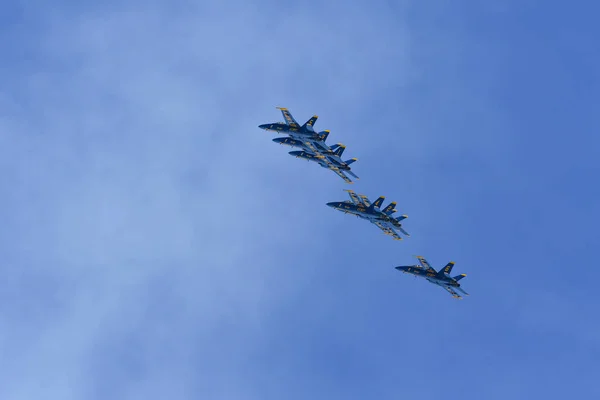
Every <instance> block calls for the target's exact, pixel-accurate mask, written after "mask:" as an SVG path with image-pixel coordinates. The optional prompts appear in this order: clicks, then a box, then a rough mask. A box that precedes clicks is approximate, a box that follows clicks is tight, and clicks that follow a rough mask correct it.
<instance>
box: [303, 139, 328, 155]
mask: <svg viewBox="0 0 600 400" xmlns="http://www.w3.org/2000/svg"><path fill="white" fill-rule="evenodd" d="M302 143H303V147H304V149H306V150H308V151H310V152H311V153H314V155H315V157H316V158H320V159H324V158H325V156H324V155H323V154H322V153H321V152H320V151H319V149H318V148H317V146H316V145H317V144H318V143H316V142H313V141H311V140H305V141H303V142H302Z"/></svg>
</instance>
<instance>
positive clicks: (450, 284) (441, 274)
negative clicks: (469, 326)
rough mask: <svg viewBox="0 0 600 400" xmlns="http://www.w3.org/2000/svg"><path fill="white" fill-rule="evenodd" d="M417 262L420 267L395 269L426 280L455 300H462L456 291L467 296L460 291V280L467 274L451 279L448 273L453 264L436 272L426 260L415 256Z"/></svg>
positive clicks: (450, 263) (411, 266) (412, 266)
mask: <svg viewBox="0 0 600 400" xmlns="http://www.w3.org/2000/svg"><path fill="white" fill-rule="evenodd" d="M416 257H417V259H418V260H419V263H420V264H421V266H418V265H409V266H401V267H396V269H397V270H398V271H402V272H404V273H406V274H412V275H414V276H419V277H421V278H425V279H427V280H428V281H429V282H431V283H433V284H435V285H438V286H441V287H443V288H444V289H446V290H447V291H448V293H450V294H451V295H452V297H454V298H455V299H462V297H461V295H459V294H458V293H457V291H459V292H461V293H462V294H464V295H466V296H468V295H469V293H467V292H465V291H464V290H462V289H461V287H460V283H458V281H460V280H461V279H462V278H464V277H465V276H467V274H460V275H456V276H453V277H451V276H450V272H451V271H452V267H454V262H452V261H451V262H449V263H448V264H446V266H445V267H444V268H442V269H440V270H439V271H436V270H435V269H433V268H432V267H431V265H429V263H428V262H427V260H426V259H425V258H424V257H422V256H416Z"/></svg>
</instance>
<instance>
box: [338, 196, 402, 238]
mask: <svg viewBox="0 0 600 400" xmlns="http://www.w3.org/2000/svg"><path fill="white" fill-rule="evenodd" d="M345 191H346V192H348V195H349V196H350V199H351V201H348V200H346V201H334V202H331V203H327V205H328V206H329V207H332V208H335V209H336V210H339V211H342V212H344V213H346V214H352V215H356V216H357V217H359V218H362V219H366V220H368V221H369V222H371V223H372V224H374V225H376V226H377V227H378V228H379V229H381V230H382V231H383V233H385V234H386V235H389V236H392V237H393V238H394V240H402V237H400V235H398V233H397V232H396V230H399V231H400V232H402V233H404V234H405V235H406V236H410V234H409V233H408V232H406V231H405V230H404V229H402V224H400V221H402V220H404V219H406V218H408V216H407V215H401V216H399V217H398V218H394V217H392V214H393V213H395V212H396V202H395V201H393V202H391V203H390V204H388V206H387V207H385V208H384V209H383V210H381V209H380V207H381V205H382V204H383V200H385V197H383V196H381V197H379V198H378V199H377V200H375V202H373V204H371V202H370V201H369V199H368V198H367V196H365V195H363V194H360V195H357V194H356V193H354V192H353V191H352V190H345Z"/></svg>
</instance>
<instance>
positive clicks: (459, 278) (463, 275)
mask: <svg viewBox="0 0 600 400" xmlns="http://www.w3.org/2000/svg"><path fill="white" fill-rule="evenodd" d="M465 276H467V274H460V275H456V276H454V277H452V279H454V280H455V281H457V282H458V281H460V280H461V279H462V278H464V277H465Z"/></svg>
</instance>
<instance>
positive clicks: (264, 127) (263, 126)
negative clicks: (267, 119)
mask: <svg viewBox="0 0 600 400" xmlns="http://www.w3.org/2000/svg"><path fill="white" fill-rule="evenodd" d="M258 127H259V128H260V129H267V128H268V127H269V124H262V125H259V126H258Z"/></svg>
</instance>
